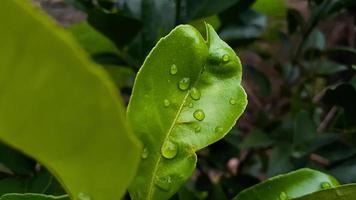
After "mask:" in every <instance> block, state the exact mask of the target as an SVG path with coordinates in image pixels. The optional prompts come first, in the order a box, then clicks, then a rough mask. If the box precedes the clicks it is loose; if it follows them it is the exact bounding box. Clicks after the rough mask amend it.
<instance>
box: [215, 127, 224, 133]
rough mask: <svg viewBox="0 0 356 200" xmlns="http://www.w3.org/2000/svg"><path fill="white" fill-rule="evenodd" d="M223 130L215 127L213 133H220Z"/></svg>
mask: <svg viewBox="0 0 356 200" xmlns="http://www.w3.org/2000/svg"><path fill="white" fill-rule="evenodd" d="M223 130H224V129H223V127H221V126H217V127H215V133H221V132H222V131H223Z"/></svg>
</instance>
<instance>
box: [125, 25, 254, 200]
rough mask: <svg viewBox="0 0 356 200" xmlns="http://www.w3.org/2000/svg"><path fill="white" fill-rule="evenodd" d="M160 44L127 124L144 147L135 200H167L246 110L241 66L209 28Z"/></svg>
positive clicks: (185, 28) (179, 31)
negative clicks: (206, 150) (201, 155)
mask: <svg viewBox="0 0 356 200" xmlns="http://www.w3.org/2000/svg"><path fill="white" fill-rule="evenodd" d="M207 35H208V37H207V41H204V39H203V37H202V36H201V35H200V33H199V32H198V31H197V30H196V29H195V28H193V27H192V26H189V25H182V26H178V27H177V28H175V29H174V30H173V31H172V32H171V33H170V34H169V35H168V36H166V37H164V38H163V39H161V40H160V41H159V42H158V43H157V45H156V47H155V48H154V49H153V50H152V52H151V53H150V54H149V56H148V57H147V59H146V61H145V63H144V65H143V66H142V68H141V70H140V71H139V73H138V76H137V78H136V81H135V84H134V89H133V94H132V97H131V100H130V103H129V107H128V119H129V120H130V122H131V124H132V125H133V127H134V132H135V133H136V135H137V136H138V137H139V138H140V139H141V141H142V142H143V143H144V145H145V149H146V153H145V156H144V157H143V160H142V162H141V165H140V167H139V170H138V174H137V176H136V179H135V180H134V182H133V184H132V185H131V187H130V189H129V191H130V194H131V196H132V198H133V199H167V198H169V197H170V196H172V195H173V194H174V193H175V192H176V191H177V190H178V189H179V187H180V186H181V185H182V184H183V183H184V182H185V181H186V180H187V179H188V177H189V176H190V175H191V174H192V172H193V170H194V168H195V164H196V155H195V152H196V151H197V150H199V149H201V148H203V147H206V146H207V145H209V144H211V143H214V142H216V141H217V140H219V139H221V138H222V137H223V136H224V135H225V134H226V133H227V132H228V131H229V130H230V129H231V128H232V126H233V125H234V124H235V122H236V120H237V118H238V117H239V116H240V115H241V114H242V112H243V110H244V109H245V107H246V104H247V100H246V94H245V92H244V90H243V88H242V86H241V75H242V74H241V64H240V60H239V58H238V57H237V56H236V55H235V52H234V51H233V50H232V49H231V48H230V47H229V46H228V45H227V44H226V43H225V42H223V41H222V40H221V39H220V38H219V37H218V35H217V34H216V33H215V31H214V30H213V28H212V27H211V26H210V25H207Z"/></svg>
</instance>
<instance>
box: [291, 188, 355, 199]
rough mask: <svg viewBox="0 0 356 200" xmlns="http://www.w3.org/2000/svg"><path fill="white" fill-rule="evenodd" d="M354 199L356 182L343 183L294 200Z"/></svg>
mask: <svg viewBox="0 0 356 200" xmlns="http://www.w3.org/2000/svg"><path fill="white" fill-rule="evenodd" d="M321 199H322V200H353V199H356V184H348V185H342V186H339V187H335V188H330V189H326V190H321V191H318V192H314V193H312V194H308V195H305V196H303V197H300V198H295V199H293V200H321Z"/></svg>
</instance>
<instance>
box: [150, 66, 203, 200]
mask: <svg viewBox="0 0 356 200" xmlns="http://www.w3.org/2000/svg"><path fill="white" fill-rule="evenodd" d="M204 66H205V64H204V65H203V67H202V68H201V69H200V72H199V75H198V78H197V79H196V80H195V81H194V84H192V87H195V85H196V84H197V82H198V81H199V80H200V77H201V74H202V71H203V69H204ZM192 87H189V89H187V92H186V94H185V96H184V98H183V101H182V104H181V105H180V107H179V109H178V111H177V114H176V116H175V117H174V120H173V122H172V125H171V126H170V128H169V130H168V133H167V135H166V137H165V138H164V140H163V142H162V144H161V147H160V148H159V151H161V149H162V145H164V143H165V142H166V141H167V140H168V138H169V136H170V135H171V133H172V131H173V128H174V127H175V125H176V124H177V120H178V117H179V116H180V114H181V113H182V110H183V107H184V105H185V102H186V101H187V98H188V96H189V93H190V89H191V88H192ZM161 159H162V154H161V152H159V157H158V159H157V162H156V164H155V166H154V168H153V173H152V178H151V181H150V184H149V190H148V195H147V197H148V199H149V200H150V199H152V196H153V185H154V183H153V182H154V179H155V177H156V173H157V170H158V165H159V163H160V162H161Z"/></svg>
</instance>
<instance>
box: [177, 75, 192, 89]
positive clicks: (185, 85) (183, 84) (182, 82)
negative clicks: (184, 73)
mask: <svg viewBox="0 0 356 200" xmlns="http://www.w3.org/2000/svg"><path fill="white" fill-rule="evenodd" d="M189 86H190V78H187V77H185V78H182V80H180V81H179V83H178V88H179V89H181V90H183V91H184V90H187V89H188V88H189Z"/></svg>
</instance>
